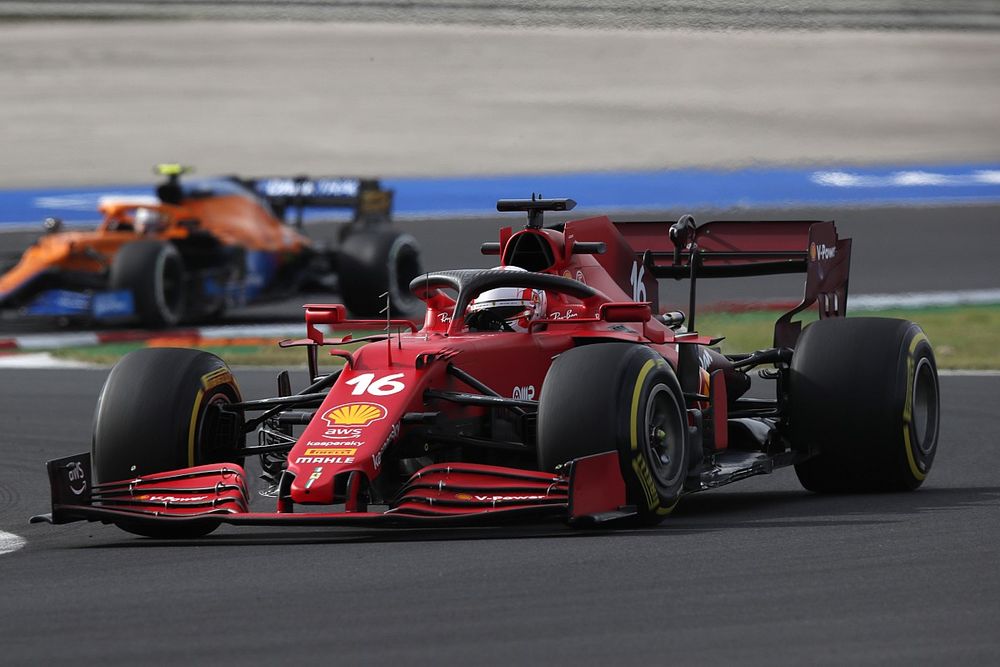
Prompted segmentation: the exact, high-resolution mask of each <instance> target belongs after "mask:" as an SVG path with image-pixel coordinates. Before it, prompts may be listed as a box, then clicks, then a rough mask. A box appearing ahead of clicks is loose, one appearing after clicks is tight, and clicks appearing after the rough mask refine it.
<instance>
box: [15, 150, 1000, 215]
mask: <svg viewBox="0 0 1000 667" xmlns="http://www.w3.org/2000/svg"><path fill="white" fill-rule="evenodd" d="M384 183H385V185H386V186H388V187H390V188H393V189H395V190H396V214H397V215H398V216H399V217H426V216H431V215H477V216H482V215H490V214H491V213H492V212H493V211H494V210H495V208H494V207H495V204H496V200H497V199H500V198H503V197H527V196H530V195H531V193H533V192H537V193H541V194H544V195H546V196H550V197H572V198H573V199H575V200H576V201H577V203H578V205H579V207H580V208H581V209H589V210H606V211H628V210H635V211H638V210H665V209H671V210H678V209H697V208H707V207H710V208H716V209H726V208H734V207H745V208H763V207H768V208H784V207H792V206H831V205H832V206H842V205H881V204H902V205H912V204H935V203H937V204H942V203H990V202H1000V164H997V163H993V164H973V165H918V166H913V165H908V166H898V167H866V168H853V167H833V168H810V169H806V168H795V169H792V168H781V169H777V168H757V169H743V170H738V171H712V170H706V169H677V170H657V171H631V172H622V171H615V172H586V173H572V174H523V175H511V176H477V177H467V178H389V179H384ZM152 194H153V186H152V185H142V186H135V185H109V186H94V187H86V188H80V187H76V188H44V189H23V190H0V226H7V227H8V228H11V227H22V226H35V225H37V224H38V223H39V222H40V221H41V220H42V219H43V218H45V217H48V216H52V217H58V218H62V219H63V220H64V222H66V223H67V224H70V225H74V224H77V225H86V224H92V223H94V222H96V221H97V220H98V219H99V216H98V214H97V211H96V208H97V202H98V199H99V198H100V197H102V196H109V195H111V196H135V195H146V196H148V195H152ZM341 215H343V213H341ZM312 217H324V218H328V217H330V214H329V212H322V213H320V212H314V213H313V214H312Z"/></svg>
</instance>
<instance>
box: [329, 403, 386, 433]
mask: <svg viewBox="0 0 1000 667" xmlns="http://www.w3.org/2000/svg"><path fill="white" fill-rule="evenodd" d="M387 414H389V411H388V410H386V409H385V406H382V405H379V404H378V403H344V404H342V405H338V406H337V407H335V408H330V409H329V410H327V411H326V412H324V413H323V420H324V421H326V423H327V424H329V425H330V427H331V428H332V427H334V426H356V427H359V428H364V427H366V426H370V425H371V424H372V422H377V421H379V420H380V419H385V416H386V415H387Z"/></svg>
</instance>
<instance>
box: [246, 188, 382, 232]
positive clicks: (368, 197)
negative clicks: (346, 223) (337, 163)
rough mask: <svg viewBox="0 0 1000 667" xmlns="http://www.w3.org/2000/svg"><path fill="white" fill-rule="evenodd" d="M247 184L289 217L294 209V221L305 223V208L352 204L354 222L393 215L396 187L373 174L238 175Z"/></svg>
mask: <svg viewBox="0 0 1000 667" xmlns="http://www.w3.org/2000/svg"><path fill="white" fill-rule="evenodd" d="M236 180H237V181H239V183H240V184H242V185H243V186H244V187H246V188H248V189H250V190H252V191H254V192H256V193H257V194H258V195H259V196H260V197H261V198H263V199H265V200H266V201H267V202H268V203H269V204H270V205H271V208H272V209H274V212H275V214H276V215H277V216H278V217H279V218H282V219H284V220H286V221H289V220H288V217H287V216H288V214H289V212H290V211H293V212H294V220H293V221H294V223H295V224H296V226H301V225H302V216H303V212H304V210H305V209H306V208H327V209H330V208H349V209H351V210H352V211H353V212H354V218H353V219H354V221H355V222H385V221H388V220H389V219H390V218H391V216H392V198H393V191H392V190H387V189H384V188H383V187H382V184H381V183H380V182H379V181H378V179H373V178H309V177H307V176H294V177H290V178H288V177H274V178H252V179H250V178H248V179H242V178H237V179H236Z"/></svg>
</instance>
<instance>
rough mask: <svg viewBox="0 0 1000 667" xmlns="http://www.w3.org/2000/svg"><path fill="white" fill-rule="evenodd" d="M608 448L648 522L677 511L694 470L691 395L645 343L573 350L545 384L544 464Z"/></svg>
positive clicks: (632, 500)
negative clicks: (689, 428)
mask: <svg viewBox="0 0 1000 667" xmlns="http://www.w3.org/2000/svg"><path fill="white" fill-rule="evenodd" d="M606 451H617V452H618V455H619V461H620V463H621V471H622V477H623V478H624V480H625V487H626V494H627V500H628V503H629V504H631V505H634V506H635V508H636V511H637V513H638V516H639V520H640V521H641V522H642V523H644V524H656V523H659V522H660V521H662V520H663V519H664V518H665V517H666V516H667V515H668V514H670V512H671V511H672V510H673V508H674V506H675V505H676V504H677V501H678V499H679V498H680V494H681V490H682V488H683V484H684V478H685V477H686V476H687V473H688V444H687V416H686V412H685V408H684V397H683V394H682V392H681V387H680V383H679V382H678V381H677V376H676V375H675V374H674V371H673V369H672V368H671V367H670V365H669V364H667V362H666V361H664V359H663V358H662V357H661V356H660V355H658V354H657V353H656V352H654V351H653V350H651V349H650V348H648V347H645V346H643V345H630V344H627V343H596V344H592V345H584V346H582V347H578V348H573V349H571V350H568V351H566V352H563V353H562V354H560V355H559V356H558V357H557V358H556V359H555V361H554V362H553V363H552V366H551V367H550V368H549V372H548V374H547V375H546V376H545V382H544V383H543V384H542V391H541V395H540V396H539V405H538V465H539V468H540V469H541V470H554V469H555V468H556V466H558V465H560V464H563V463H565V462H567V461H570V460H572V459H575V458H579V457H582V456H589V455H591V454H598V453H601V452H606Z"/></svg>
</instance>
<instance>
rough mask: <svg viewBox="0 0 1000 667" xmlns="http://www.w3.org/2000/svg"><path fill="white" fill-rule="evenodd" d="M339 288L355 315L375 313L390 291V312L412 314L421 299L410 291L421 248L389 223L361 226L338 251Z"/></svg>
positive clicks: (418, 265) (416, 310) (417, 311)
mask: <svg viewBox="0 0 1000 667" xmlns="http://www.w3.org/2000/svg"><path fill="white" fill-rule="evenodd" d="M337 265H338V268H339V274H340V292H341V297H342V298H343V300H344V305H345V306H347V309H348V310H349V311H351V312H352V313H353V314H355V315H357V316H370V317H377V316H379V314H380V312H381V311H382V309H383V308H385V298H384V297H382V294H385V293H386V292H388V293H389V299H390V301H391V304H392V314H393V316H397V315H398V316H401V317H413V316H415V315H417V314H418V313H419V312H420V309H421V307H422V306H423V302H422V301H421V300H420V299H418V298H417V297H415V296H414V295H413V294H411V293H410V281H411V280H413V279H414V278H416V277H417V276H418V275H420V274H421V273H422V272H423V269H422V268H421V263H420V248H419V246H418V245H417V241H416V239H414V238H413V237H412V236H411V235H409V234H404V233H402V232H399V231H396V230H394V229H392V228H390V227H385V226H381V227H372V228H365V229H360V230H358V231H356V232H353V233H351V234H350V235H348V236H347V238H345V239H344V241H343V243H342V244H341V246H340V249H339V251H338V261H337Z"/></svg>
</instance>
